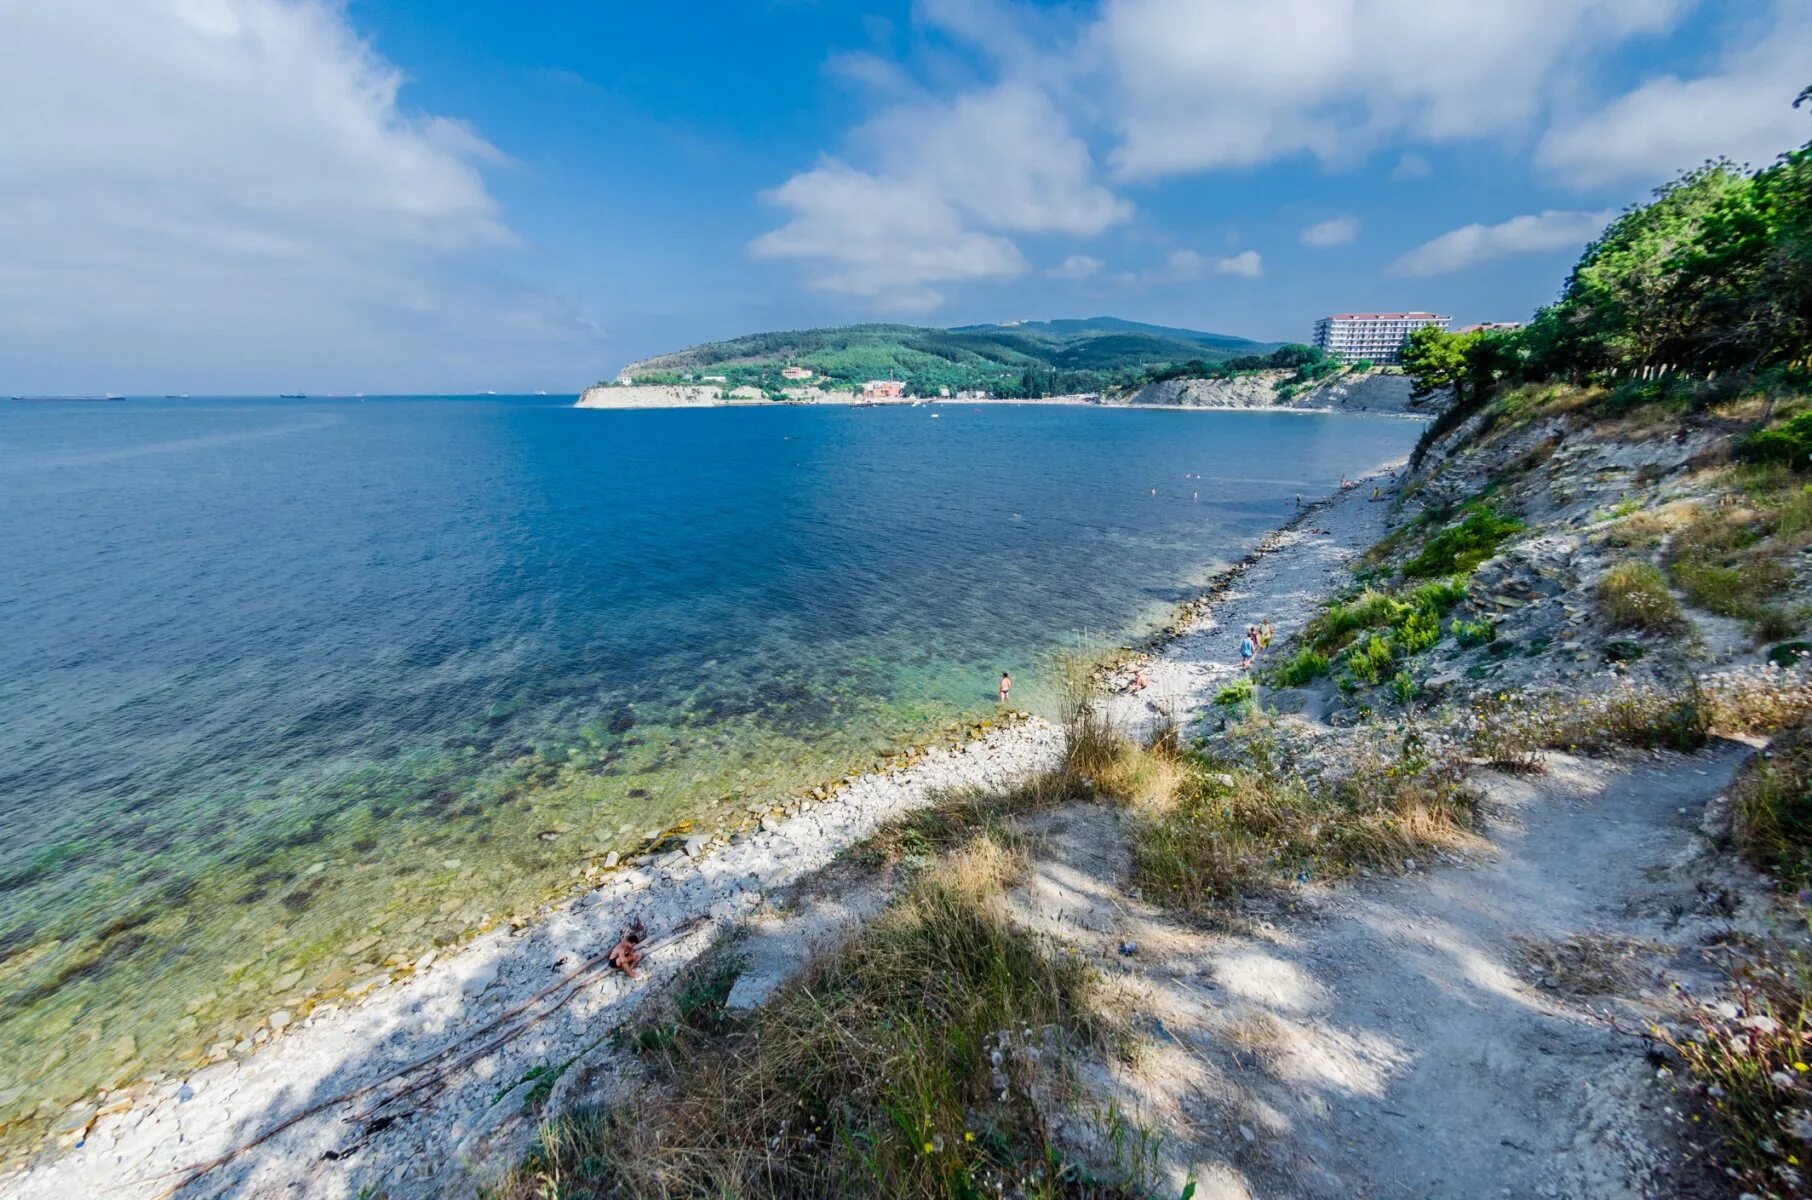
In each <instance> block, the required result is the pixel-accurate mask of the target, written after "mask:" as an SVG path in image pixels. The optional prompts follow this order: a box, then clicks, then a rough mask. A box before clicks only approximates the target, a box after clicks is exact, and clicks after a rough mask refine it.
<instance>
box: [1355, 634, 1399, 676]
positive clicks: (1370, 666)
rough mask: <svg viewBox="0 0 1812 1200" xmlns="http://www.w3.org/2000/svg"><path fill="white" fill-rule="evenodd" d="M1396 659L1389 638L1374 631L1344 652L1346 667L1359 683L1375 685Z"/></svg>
mask: <svg viewBox="0 0 1812 1200" xmlns="http://www.w3.org/2000/svg"><path fill="white" fill-rule="evenodd" d="M1395 659H1396V652H1395V650H1394V649H1393V647H1392V646H1391V642H1390V639H1389V638H1387V637H1385V636H1384V635H1382V634H1378V633H1374V634H1371V635H1370V636H1368V637H1367V638H1366V639H1365V640H1364V641H1362V642H1359V643H1358V644H1357V645H1355V646H1354V647H1353V648H1352V649H1351V650H1348V651H1347V653H1346V669H1347V670H1348V671H1351V672H1352V674H1353V678H1354V679H1357V680H1358V681H1359V682H1360V683H1363V684H1367V685H1376V684H1378V683H1381V682H1382V681H1383V679H1384V673H1385V671H1386V670H1388V669H1389V667H1390V665H1391V663H1392V662H1393V661H1395Z"/></svg>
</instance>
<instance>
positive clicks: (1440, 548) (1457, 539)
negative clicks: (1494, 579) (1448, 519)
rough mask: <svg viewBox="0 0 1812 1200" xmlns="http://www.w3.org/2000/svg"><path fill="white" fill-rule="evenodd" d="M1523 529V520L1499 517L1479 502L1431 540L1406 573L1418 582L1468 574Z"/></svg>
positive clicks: (1404, 565) (1407, 567)
mask: <svg viewBox="0 0 1812 1200" xmlns="http://www.w3.org/2000/svg"><path fill="white" fill-rule="evenodd" d="M1522 528H1523V523H1522V522H1521V521H1518V520H1516V519H1515V518H1514V517H1505V516H1499V515H1498V514H1497V513H1496V512H1494V511H1492V509H1491V508H1490V506H1488V505H1486V504H1483V503H1480V502H1476V501H1475V502H1474V503H1472V504H1469V505H1467V506H1466V517H1465V519H1464V520H1462V521H1461V522H1460V523H1459V524H1457V525H1449V526H1448V527H1447V528H1446V529H1443V530H1441V531H1440V532H1439V533H1437V534H1435V535H1434V536H1433V537H1431V538H1429V539H1428V542H1427V544H1426V545H1424V546H1423V547H1422V552H1421V553H1420V554H1418V555H1416V556H1415V557H1414V558H1412V559H1410V560H1409V561H1408V562H1406V563H1404V564H1403V574H1404V575H1406V576H1409V577H1410V578H1414V579H1425V578H1427V577H1429V576H1432V575H1460V574H1465V573H1467V572H1469V571H1471V570H1472V569H1473V568H1475V567H1477V566H1478V565H1479V564H1480V563H1482V562H1484V561H1485V560H1486V559H1488V558H1490V557H1491V556H1492V555H1493V554H1496V553H1497V548H1498V546H1499V545H1500V544H1502V543H1503V541H1504V540H1505V539H1506V538H1508V537H1510V536H1511V535H1513V534H1516V533H1520V532H1522Z"/></svg>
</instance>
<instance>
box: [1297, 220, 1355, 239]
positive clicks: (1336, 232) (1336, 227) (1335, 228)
mask: <svg viewBox="0 0 1812 1200" xmlns="http://www.w3.org/2000/svg"><path fill="white" fill-rule="evenodd" d="M1358 236H1359V218H1358V217H1330V218H1329V219H1327V220H1325V221H1317V222H1316V223H1315V224H1313V225H1310V226H1309V227H1308V228H1306V229H1304V230H1303V231H1302V233H1300V234H1299V235H1298V237H1299V238H1300V239H1301V240H1302V244H1303V245H1305V246H1345V245H1348V244H1349V243H1351V242H1352V240H1353V239H1354V238H1356V237H1358Z"/></svg>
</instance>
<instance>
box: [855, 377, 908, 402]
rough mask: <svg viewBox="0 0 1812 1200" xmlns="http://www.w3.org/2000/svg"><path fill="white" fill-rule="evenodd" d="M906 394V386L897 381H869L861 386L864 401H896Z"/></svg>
mask: <svg viewBox="0 0 1812 1200" xmlns="http://www.w3.org/2000/svg"><path fill="white" fill-rule="evenodd" d="M905 394H906V385H905V384H904V383H902V382H901V381H899V380H897V379H871V380H869V381H868V382H867V383H865V384H863V385H862V399H864V400H898V399H899V398H900V397H902V396H904V395H905Z"/></svg>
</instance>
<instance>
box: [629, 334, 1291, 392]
mask: <svg viewBox="0 0 1812 1200" xmlns="http://www.w3.org/2000/svg"><path fill="white" fill-rule="evenodd" d="M1275 348H1276V344H1275V343H1269V342H1253V341H1248V340H1246V339H1245V338H1238V337H1231V336H1228V335H1226V334H1216V333H1202V332H1198V331H1196V330H1189V329H1171V328H1166V327H1164V326H1158V325H1141V324H1139V323H1138V322H1135V321H1121V320H1117V319H1115V318H1112V317H1095V318H1090V319H1087V320H1063V321H1042V322H1028V323H1023V324H1017V325H970V326H964V327H962V328H959V329H931V328H925V327H922V326H917V325H846V326H842V327H839V328H835V329H804V330H793V331H788V332H784V333H756V334H750V335H748V336H746V337H739V338H733V339H731V340H729V341H724V342H707V343H705V344H703V345H699V346H693V347H691V348H690V349H686V350H679V351H675V352H674V353H671V354H661V355H657V356H655V357H653V358H648V359H644V360H642V361H641V362H638V363H632V364H631V365H630V366H629V367H628V368H627V370H628V372H629V374H630V375H631V376H633V377H634V379H635V381H636V382H637V383H680V382H685V381H686V379H687V377H688V376H691V377H693V378H697V377H698V376H701V375H722V376H724V377H725V378H726V379H727V380H728V381H729V382H730V384H731V385H734V386H743V385H747V386H753V387H759V388H763V389H764V390H767V391H769V392H772V393H778V391H779V389H780V388H782V387H783V386H787V381H786V380H784V379H783V378H782V377H781V374H780V372H781V369H782V368H783V367H786V366H801V367H807V368H810V369H811V370H812V371H814V372H816V373H817V374H819V375H820V376H822V377H823V378H822V379H821V380H819V381H818V382H819V383H820V384H821V386H824V387H827V388H830V389H833V390H836V389H853V388H857V387H860V386H861V384H862V382H863V381H864V380H868V379H885V378H892V379H901V380H904V381H905V382H906V384H907V387H908V390H909V391H911V392H912V393H913V394H915V395H935V394H937V392H938V390H939V389H940V388H949V389H950V390H951V391H952V392H958V391H965V390H985V391H988V392H991V393H993V394H995V395H998V396H1044V395H1051V394H1053V393H1060V392H1085V391H1099V390H1102V389H1104V388H1110V387H1124V386H1131V385H1136V384H1138V383H1140V382H1142V381H1143V380H1144V379H1145V378H1147V377H1148V376H1149V375H1150V374H1151V373H1153V372H1154V371H1161V370H1164V369H1174V368H1178V367H1181V366H1183V365H1184V364H1193V365H1195V366H1196V367H1199V368H1200V369H1203V370H1206V369H1208V368H1210V367H1212V366H1216V365H1220V364H1224V363H1227V362H1228V361H1229V360H1233V359H1236V358H1245V359H1249V360H1253V363H1254V365H1256V360H1257V359H1258V358H1261V357H1263V356H1266V355H1268V354H1269V353H1270V352H1271V351H1272V350H1273V349H1275Z"/></svg>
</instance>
